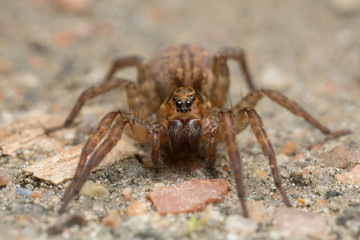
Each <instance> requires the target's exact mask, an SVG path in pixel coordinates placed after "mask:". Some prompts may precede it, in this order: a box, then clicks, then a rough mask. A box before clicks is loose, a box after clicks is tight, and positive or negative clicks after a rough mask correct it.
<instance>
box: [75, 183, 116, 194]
mask: <svg viewBox="0 0 360 240" xmlns="http://www.w3.org/2000/svg"><path fill="white" fill-rule="evenodd" d="M80 194H82V195H87V196H92V197H101V196H105V195H109V194H110V192H109V191H108V190H107V189H106V188H105V187H104V186H102V185H100V184H97V183H94V182H93V181H90V180H89V181H86V183H85V184H84V186H83V188H82V189H81V191H80Z"/></svg>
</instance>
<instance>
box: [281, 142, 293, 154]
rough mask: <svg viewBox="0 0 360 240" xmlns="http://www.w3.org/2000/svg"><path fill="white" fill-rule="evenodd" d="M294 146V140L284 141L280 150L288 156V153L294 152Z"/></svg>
mask: <svg viewBox="0 0 360 240" xmlns="http://www.w3.org/2000/svg"><path fill="white" fill-rule="evenodd" d="M296 148H297V144H296V142H288V143H285V145H284V146H283V148H282V150H281V151H282V152H283V153H284V154H285V155H287V156H290V155H293V154H294V152H295V150H296Z"/></svg>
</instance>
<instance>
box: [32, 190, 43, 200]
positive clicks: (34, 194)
mask: <svg viewBox="0 0 360 240" xmlns="http://www.w3.org/2000/svg"><path fill="white" fill-rule="evenodd" d="M31 197H32V198H40V199H42V198H43V197H44V194H43V192H42V191H32V192H31Z"/></svg>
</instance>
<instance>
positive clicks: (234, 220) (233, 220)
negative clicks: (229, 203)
mask: <svg viewBox="0 0 360 240" xmlns="http://www.w3.org/2000/svg"><path fill="white" fill-rule="evenodd" d="M225 229H226V231H227V232H229V233H228V234H236V235H248V234H251V233H254V232H255V231H256V229H257V224H256V222H254V221H252V220H250V219H247V218H244V217H242V216H240V215H230V216H228V217H227V218H226V219H225Z"/></svg>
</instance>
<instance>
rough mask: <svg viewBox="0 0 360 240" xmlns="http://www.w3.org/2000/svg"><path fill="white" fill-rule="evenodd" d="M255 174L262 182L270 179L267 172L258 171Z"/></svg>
mask: <svg viewBox="0 0 360 240" xmlns="http://www.w3.org/2000/svg"><path fill="white" fill-rule="evenodd" d="M255 173H256V175H257V176H258V178H259V179H260V180H266V179H267V178H268V176H269V175H268V174H267V172H266V171H264V170H259V169H256V170H255Z"/></svg>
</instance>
